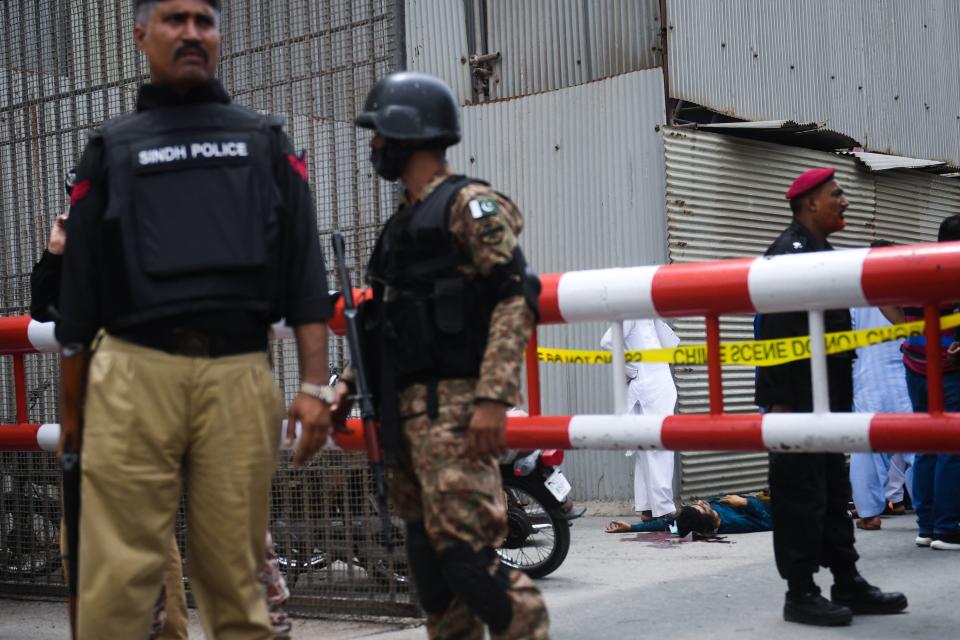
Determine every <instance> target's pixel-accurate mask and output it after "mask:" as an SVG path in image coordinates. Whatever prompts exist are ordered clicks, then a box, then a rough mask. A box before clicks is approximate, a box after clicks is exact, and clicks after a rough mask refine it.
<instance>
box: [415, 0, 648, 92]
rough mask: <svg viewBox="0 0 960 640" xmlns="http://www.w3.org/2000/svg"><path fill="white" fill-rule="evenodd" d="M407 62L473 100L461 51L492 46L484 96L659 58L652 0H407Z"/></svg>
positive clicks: (554, 84) (571, 81) (555, 85)
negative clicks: (490, 71) (492, 59)
mask: <svg viewBox="0 0 960 640" xmlns="http://www.w3.org/2000/svg"><path fill="white" fill-rule="evenodd" d="M406 23H407V64H408V67H409V68H410V69H416V70H418V71H425V72H427V73H432V74H434V75H437V76H440V77H441V78H444V79H445V80H446V81H447V82H448V83H450V85H451V86H452V87H453V89H454V92H455V94H456V95H457V96H458V97H459V98H460V100H461V102H462V103H463V104H468V103H471V102H474V101H476V97H475V96H474V94H473V86H472V83H471V75H470V67H469V64H468V59H469V57H470V55H471V54H483V53H495V52H500V54H501V57H500V60H499V61H497V62H495V63H494V64H493V66H492V68H493V70H494V76H493V77H492V78H491V79H490V96H489V97H490V99H494V100H495V99H500V98H513V97H517V96H522V95H529V94H533V93H541V92H544V91H551V90H554V89H562V88H564V87H570V86H574V85H578V84H582V83H584V82H589V81H591V80H596V79H598V78H604V77H607V76H612V75H617V74H620V73H626V72H629V71H636V70H640V69H649V68H652V67H656V66H658V65H660V60H661V55H660V3H659V0H605V1H604V2H590V1H588V0H524V2H516V1H515V0H462V1H452V0H409V1H408V2H407V5H406Z"/></svg>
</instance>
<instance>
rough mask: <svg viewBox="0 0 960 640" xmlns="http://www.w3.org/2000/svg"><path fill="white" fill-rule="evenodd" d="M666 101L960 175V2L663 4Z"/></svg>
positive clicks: (688, 0) (689, 0)
mask: <svg viewBox="0 0 960 640" xmlns="http://www.w3.org/2000/svg"><path fill="white" fill-rule="evenodd" d="M667 23H668V30H667V33H668V44H667V50H668V55H669V69H670V74H669V75H670V78H669V80H670V89H669V90H670V95H671V97H674V98H680V99H683V100H689V101H692V102H696V103H699V104H701V105H704V106H706V107H709V108H711V109H714V110H716V111H720V112H723V113H729V114H730V115H734V116H736V117H739V118H745V119H749V120H772V119H784V118H790V119H794V120H797V121H802V122H809V121H814V120H815V121H826V122H827V124H828V126H829V127H830V128H831V129H835V130H837V131H841V132H843V133H845V134H847V135H849V136H852V137H853V138H855V139H857V140H859V141H860V142H861V143H862V144H863V145H864V146H865V147H866V148H867V149H868V150H872V151H880V152H885V153H893V154H897V155H904V156H913V157H918V158H931V159H937V160H944V161H948V162H952V163H954V164H960V107H958V103H960V101H958V97H960V71H958V67H957V65H956V64H953V62H955V61H956V60H958V59H960V38H958V37H957V33H958V32H960V3H958V2H956V1H955V0H925V1H924V2H916V1H915V0H886V1H885V2H877V1H876V0H845V1H844V2H835V1H834V0H805V1H804V2H796V1H795V0H728V1H726V2H723V3H718V2H703V1H702V0H668V1H667Z"/></svg>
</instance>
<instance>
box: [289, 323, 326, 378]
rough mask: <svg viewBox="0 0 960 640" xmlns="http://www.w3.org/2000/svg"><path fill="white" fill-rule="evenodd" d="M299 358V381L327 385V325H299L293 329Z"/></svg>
mask: <svg viewBox="0 0 960 640" xmlns="http://www.w3.org/2000/svg"><path fill="white" fill-rule="evenodd" d="M293 332H294V335H295V336H296V339H297V355H298V356H299V357H300V379H301V380H302V381H303V382H310V383H312V384H327V382H328V379H329V369H328V367H327V325H326V324H324V323H323V322H311V323H309V324H301V325H298V326H296V327H294V329H293Z"/></svg>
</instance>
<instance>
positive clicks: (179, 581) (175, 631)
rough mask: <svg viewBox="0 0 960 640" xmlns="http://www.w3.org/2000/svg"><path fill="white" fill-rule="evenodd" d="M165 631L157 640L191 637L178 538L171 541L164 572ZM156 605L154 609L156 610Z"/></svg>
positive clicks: (180, 639) (162, 631) (176, 639)
mask: <svg viewBox="0 0 960 640" xmlns="http://www.w3.org/2000/svg"><path fill="white" fill-rule="evenodd" d="M163 586H164V587H165V590H164V592H163V613H164V624H163V629H162V630H161V631H160V633H159V635H157V636H156V638H157V640H187V639H188V638H189V637H190V634H189V631H188V629H187V627H188V625H189V619H188V616H189V614H188V613H187V593H186V590H185V589H184V588H183V564H181V562H180V547H178V546H177V538H176V536H174V537H173V538H171V539H170V550H169V551H168V554H167V566H166V568H165V569H164V571H163ZM156 606H157V605H156V604H154V608H156Z"/></svg>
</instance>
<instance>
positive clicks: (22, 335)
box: [0, 316, 60, 354]
mask: <svg viewBox="0 0 960 640" xmlns="http://www.w3.org/2000/svg"><path fill="white" fill-rule="evenodd" d="M59 349H60V345H59V344H58V343H57V339H56V337H54V335H53V323H52V322H37V321H36V320H34V319H32V318H31V317H30V316H9V317H6V318H0V353H6V354H10V353H36V352H40V353H43V352H51V351H58V350H59Z"/></svg>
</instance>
